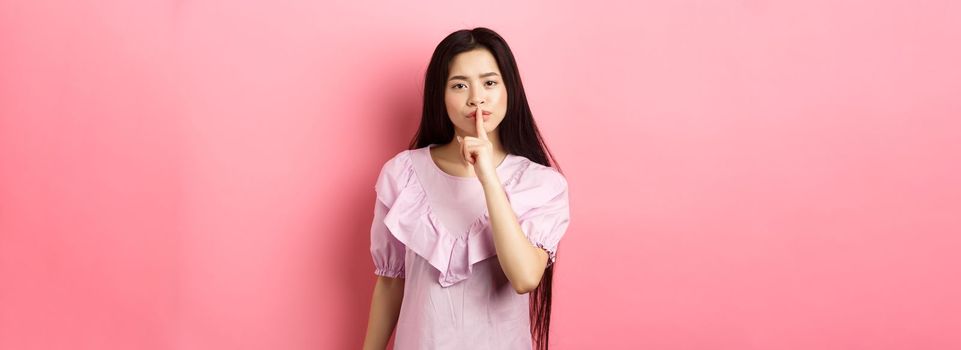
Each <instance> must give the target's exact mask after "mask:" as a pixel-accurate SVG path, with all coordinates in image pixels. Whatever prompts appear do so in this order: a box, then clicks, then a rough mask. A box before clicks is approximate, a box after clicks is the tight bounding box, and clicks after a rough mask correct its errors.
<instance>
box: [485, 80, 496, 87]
mask: <svg viewBox="0 0 961 350" xmlns="http://www.w3.org/2000/svg"><path fill="white" fill-rule="evenodd" d="M491 83H493V84H491ZM494 85H497V82H496V81H493V80H488V81H487V86H494Z"/></svg>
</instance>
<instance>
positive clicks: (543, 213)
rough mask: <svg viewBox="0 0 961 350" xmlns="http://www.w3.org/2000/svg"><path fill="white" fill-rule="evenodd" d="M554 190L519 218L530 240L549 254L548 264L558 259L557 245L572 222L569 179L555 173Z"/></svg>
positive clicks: (522, 228) (519, 222)
mask: <svg viewBox="0 0 961 350" xmlns="http://www.w3.org/2000/svg"><path fill="white" fill-rule="evenodd" d="M555 174H556V175H557V176H556V177H555V179H556V180H555V181H551V182H552V183H553V184H551V185H547V184H545V186H551V188H552V190H551V191H549V192H547V193H548V195H547V198H548V199H547V200H546V202H544V203H543V204H541V205H539V206H537V207H535V208H533V209H531V210H529V211H527V212H526V213H524V214H523V215H522V216H521V217H520V218H518V219H517V221H518V224H520V226H521V230H522V231H524V233H525V234H527V238H528V240H530V242H531V243H532V244H534V245H535V246H537V247H538V248H541V249H544V250H545V251H547V254H548V257H549V259H548V263H547V264H548V266H550V265H551V264H553V263H554V261H555V260H556V259H557V246H558V244H559V243H560V241H561V238H562V237H564V234H565V233H566V232H567V227H568V225H569V224H570V204H569V201H568V191H567V180H565V179H564V177H563V175H560V173H555Z"/></svg>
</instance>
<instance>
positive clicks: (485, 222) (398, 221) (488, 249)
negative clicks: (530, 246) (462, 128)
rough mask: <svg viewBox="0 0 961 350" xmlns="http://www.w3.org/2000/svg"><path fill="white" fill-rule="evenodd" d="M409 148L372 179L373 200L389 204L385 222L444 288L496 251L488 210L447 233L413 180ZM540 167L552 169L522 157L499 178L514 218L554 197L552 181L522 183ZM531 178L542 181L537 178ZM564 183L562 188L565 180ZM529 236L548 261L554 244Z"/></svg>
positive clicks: (424, 194) (421, 190)
mask: <svg viewBox="0 0 961 350" xmlns="http://www.w3.org/2000/svg"><path fill="white" fill-rule="evenodd" d="M411 152H412V151H410V150H408V151H404V152H402V153H400V154H398V155H397V156H396V157H395V158H394V159H392V160H391V161H389V162H388V164H387V165H385V167H384V172H387V173H392V174H388V175H389V176H384V174H382V176H381V177H380V178H379V179H378V181H377V185H376V187H375V188H376V190H377V193H378V199H379V200H381V201H383V202H384V203H385V204H387V205H388V207H389V209H388V212H387V214H386V216H384V224H385V225H386V226H387V228H388V229H389V231H390V232H391V234H392V235H393V236H394V237H396V238H397V240H398V241H400V242H402V243H403V244H404V245H405V246H406V247H407V248H408V249H410V250H412V251H413V252H414V253H416V254H417V255H419V256H421V257H423V258H424V259H425V260H427V262H428V263H429V264H430V265H431V266H433V267H434V268H436V269H437V270H438V271H439V272H440V276H439V279H438V282H439V283H440V284H441V286H443V287H448V286H451V285H453V284H455V283H458V282H460V281H463V280H465V279H467V278H469V277H470V275H471V273H472V272H473V265H474V264H476V263H478V262H480V261H483V260H485V259H487V258H490V257H492V256H494V255H496V254H497V252H496V250H495V248H494V241H493V233H492V232H491V228H490V213H489V212H487V211H486V210H485V212H484V215H483V216H482V217H480V218H478V219H476V220H474V222H472V223H471V224H470V225H469V227H468V230H467V234H466V235H464V236H463V237H461V236H457V235H454V234H452V233H451V232H448V231H447V229H446V228H445V227H444V225H442V224H441V222H440V220H439V219H438V217H437V215H435V214H434V211H433V210H432V209H431V206H430V202H429V200H428V198H427V193H426V192H425V190H424V188H423V186H422V184H421V183H420V182H419V180H418V179H417V173H416V172H415V170H414V167H413V163H412V159H411V156H412V154H411ZM544 169H547V170H548V171H554V170H553V169H552V168H549V167H544V166H541V165H540V164H536V163H532V162H530V161H527V162H525V164H522V165H520V166H519V167H518V169H516V170H515V171H514V173H513V174H512V175H511V176H510V177H509V178H508V179H507V180H506V181H503V182H502V184H503V186H504V190H505V193H506V194H507V198H508V201H509V202H510V203H511V207H512V208H513V209H514V213H515V215H517V217H518V218H522V217H524V214H525V213H527V212H528V211H531V209H534V208H537V207H539V206H542V205H543V204H544V203H546V202H548V201H549V200H551V199H552V198H555V197H556V195H557V193H558V192H557V186H555V185H557V184H553V183H552V182H557V181H548V183H539V182H540V181H523V180H525V178H526V176H525V174H527V173H529V172H537V171H543V170H544ZM530 179H531V180H543V178H540V179H538V178H537V176H532V177H530ZM562 180H563V179H562ZM563 185H564V186H565V190H566V183H564V184H563ZM565 199H566V198H565ZM520 223H521V225H522V226H529V225H528V224H526V223H525V222H524V221H523V220H521V222H520ZM529 238H530V239H531V242H532V243H534V244H535V245H537V246H539V247H543V248H545V249H548V248H550V249H549V251H548V252H549V253H550V257H551V262H553V259H554V250H553V249H554V246H552V245H551V244H550V243H545V242H542V241H540V240H538V239H536V237H534V236H531V237H529Z"/></svg>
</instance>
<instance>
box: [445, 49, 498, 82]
mask: <svg viewBox="0 0 961 350" xmlns="http://www.w3.org/2000/svg"><path fill="white" fill-rule="evenodd" d="M491 72H494V73H497V74H500V70H499V69H497V61H496V60H495V59H494V55H491V53H490V52H489V51H487V50H483V49H480V50H471V51H467V52H463V53H460V54H458V55H457V56H454V59H453V61H452V62H451V69H450V74H448V76H451V77H452V76H458V75H459V76H464V77H468V78H474V77H480V75H481V74H485V75H486V73H491Z"/></svg>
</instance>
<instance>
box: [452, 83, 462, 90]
mask: <svg viewBox="0 0 961 350" xmlns="http://www.w3.org/2000/svg"><path fill="white" fill-rule="evenodd" d="M460 86H464V84H460V83H458V84H454V86H452V87H453V88H455V89H459V87H460Z"/></svg>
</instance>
